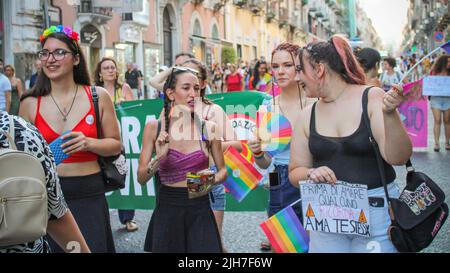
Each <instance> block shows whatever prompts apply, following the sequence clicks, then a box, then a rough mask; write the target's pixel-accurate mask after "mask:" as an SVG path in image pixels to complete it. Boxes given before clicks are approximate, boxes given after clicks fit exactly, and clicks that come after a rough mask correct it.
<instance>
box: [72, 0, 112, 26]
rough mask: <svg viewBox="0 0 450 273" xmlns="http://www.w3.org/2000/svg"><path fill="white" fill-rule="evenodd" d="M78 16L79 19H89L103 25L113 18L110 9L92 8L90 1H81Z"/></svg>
mask: <svg viewBox="0 0 450 273" xmlns="http://www.w3.org/2000/svg"><path fill="white" fill-rule="evenodd" d="M78 15H79V16H80V17H87V18H90V19H91V20H92V21H93V22H96V23H98V24H105V23H106V22H107V21H109V20H111V19H112V17H113V9H112V8H102V7H93V6H92V1H81V2H80V5H79V6H78Z"/></svg>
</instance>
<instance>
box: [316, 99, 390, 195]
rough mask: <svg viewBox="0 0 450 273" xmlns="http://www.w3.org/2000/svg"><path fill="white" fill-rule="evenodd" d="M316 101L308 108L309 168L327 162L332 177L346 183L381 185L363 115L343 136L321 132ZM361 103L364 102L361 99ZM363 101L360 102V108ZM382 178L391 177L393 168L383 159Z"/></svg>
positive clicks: (325, 164)
mask: <svg viewBox="0 0 450 273" xmlns="http://www.w3.org/2000/svg"><path fill="white" fill-rule="evenodd" d="M316 103H317V102H316ZM316 103H314V105H313V107H312V110H311V122H310V127H309V128H310V136H309V150H310V152H311V154H312V156H313V168H318V167H321V166H327V167H328V168H330V169H331V170H333V171H334V173H335V175H336V178H337V179H338V180H341V181H346V182H349V183H358V184H364V185H367V186H368V188H369V189H374V188H379V187H382V186H383V184H382V182H381V178H380V173H379V171H378V165H377V159H376V156H375V152H374V150H373V147H372V145H371V143H370V140H369V131H368V129H367V127H366V125H365V124H364V119H363V115H362V114H361V122H360V124H359V127H358V129H356V131H355V132H354V133H353V134H351V135H350V136H346V137H327V136H322V135H320V134H318V133H317V131H316V115H315V110H316ZM363 104H364V103H363ZM364 107H365V109H367V105H363V109H364ZM383 163H384V168H385V172H386V182H387V183H390V182H392V181H394V180H395V177H396V175H395V170H394V168H393V167H392V166H391V165H390V164H388V163H387V162H386V161H385V160H383Z"/></svg>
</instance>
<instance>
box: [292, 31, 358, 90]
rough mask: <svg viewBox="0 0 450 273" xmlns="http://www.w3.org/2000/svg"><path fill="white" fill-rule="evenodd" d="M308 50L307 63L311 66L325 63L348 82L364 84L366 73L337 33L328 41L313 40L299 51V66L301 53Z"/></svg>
mask: <svg viewBox="0 0 450 273" xmlns="http://www.w3.org/2000/svg"><path fill="white" fill-rule="evenodd" d="M305 51H306V52H308V55H309V63H310V64H311V65H312V66H315V64H318V63H320V62H323V63H326V64H327V65H328V67H329V68H330V69H331V70H333V71H334V72H336V73H337V74H338V75H340V76H341V77H342V79H343V80H344V81H345V82H346V83H349V84H359V85H364V84H366V75H365V73H364V69H363V68H362V66H361V64H360V63H359V62H358V60H357V59H356V57H355V55H354V54H353V51H352V48H351V46H350V44H349V42H348V40H347V39H346V38H344V37H342V36H339V35H333V36H331V38H330V40H329V41H328V42H323V41H321V42H313V43H310V44H308V45H307V46H306V47H305V48H303V49H302V50H301V51H300V55H299V59H300V64H301V67H304V64H303V55H304V53H305Z"/></svg>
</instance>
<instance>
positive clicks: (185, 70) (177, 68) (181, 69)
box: [172, 66, 199, 75]
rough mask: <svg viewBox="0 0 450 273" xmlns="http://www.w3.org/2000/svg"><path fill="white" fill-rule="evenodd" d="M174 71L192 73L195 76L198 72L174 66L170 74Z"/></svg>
mask: <svg viewBox="0 0 450 273" xmlns="http://www.w3.org/2000/svg"><path fill="white" fill-rule="evenodd" d="M175 71H184V72H191V73H194V74H195V75H198V73H199V72H198V70H195V69H192V68H190V67H185V66H174V67H173V70H172V73H174V72H175Z"/></svg>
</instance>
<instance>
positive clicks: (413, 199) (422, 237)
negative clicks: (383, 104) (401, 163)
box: [363, 88, 448, 252]
mask: <svg viewBox="0 0 450 273" xmlns="http://www.w3.org/2000/svg"><path fill="white" fill-rule="evenodd" d="M369 89H370V88H367V89H366V90H365V91H364V94H363V117H364V123H365V124H366V126H367V128H368V130H369V135H370V137H369V140H370V143H371V144H372V146H373V149H374V151H375V155H376V158H377V163H378V169H379V172H380V176H381V181H382V183H383V187H384V192H385V194H386V198H387V200H388V203H389V210H390V212H391V222H392V224H391V226H390V227H389V229H388V235H389V236H390V239H391V241H392V243H393V245H394V246H395V248H396V249H397V250H398V251H399V252H419V251H421V250H422V249H424V248H426V247H428V246H429V245H430V244H431V242H432V241H433V240H434V238H435V237H436V235H437V234H438V232H439V230H440V229H441V227H442V226H443V225H444V223H445V220H446V219H447V216H448V206H447V204H446V203H444V200H445V194H444V192H443V191H442V190H441V189H440V188H439V186H438V185H437V184H436V183H435V182H434V181H433V180H431V178H429V177H428V176H427V175H426V174H424V173H421V172H416V171H415V170H414V168H413V166H412V163H411V160H408V162H407V163H406V169H407V171H408V173H407V175H406V187H405V188H404V189H403V191H402V193H401V194H400V197H399V198H398V199H394V198H393V199H391V198H390V197H389V193H388V190H387V183H386V174H385V170H384V165H383V161H382V157H381V154H380V150H379V147H378V144H377V142H376V141H375V138H374V137H373V135H372V129H371V127H370V121H369V115H368V111H367V104H368V93H369Z"/></svg>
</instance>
